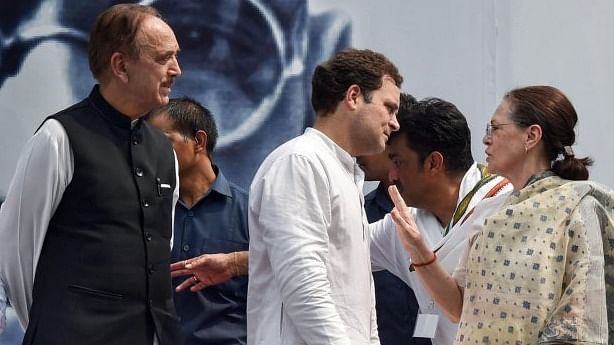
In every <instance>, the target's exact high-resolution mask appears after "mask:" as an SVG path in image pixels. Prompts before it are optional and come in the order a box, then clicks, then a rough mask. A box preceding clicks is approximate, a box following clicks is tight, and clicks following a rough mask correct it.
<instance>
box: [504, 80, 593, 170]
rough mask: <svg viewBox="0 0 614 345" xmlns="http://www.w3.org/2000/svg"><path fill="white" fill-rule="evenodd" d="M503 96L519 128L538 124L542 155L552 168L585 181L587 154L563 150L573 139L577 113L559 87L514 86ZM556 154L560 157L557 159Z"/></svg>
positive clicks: (588, 164) (590, 160)
mask: <svg viewBox="0 0 614 345" xmlns="http://www.w3.org/2000/svg"><path fill="white" fill-rule="evenodd" d="M503 99H505V100H507V101H508V102H509V106H510V118H511V119H512V121H514V123H515V124H516V125H518V126H519V127H521V128H527V127H529V126H531V125H533V124H537V125H539V126H540V127H541V129H542V141H543V143H544V146H545V151H546V152H545V154H546V155H547V157H548V159H550V161H551V162H552V171H553V172H554V173H555V174H557V175H558V176H560V177H562V178H565V179H568V180H587V179H588V175H589V174H588V169H587V167H588V166H590V165H592V164H593V160H592V159H591V158H589V157H584V158H576V157H575V155H574V154H573V153H571V154H569V153H567V152H566V151H565V147H566V146H572V145H573V144H574V143H575V142H576V133H575V132H574V127H575V126H576V123H577V122H578V114H577V113H576V109H575V108H574V107H573V105H572V104H571V102H570V101H569V99H568V98H567V96H565V94H564V93H563V92H561V90H559V89H557V88H555V87H552V86H546V85H537V86H527V87H521V88H518V89H514V90H511V91H509V92H508V93H506V94H505V96H504V97H503ZM559 155H561V156H563V159H558V157H559Z"/></svg>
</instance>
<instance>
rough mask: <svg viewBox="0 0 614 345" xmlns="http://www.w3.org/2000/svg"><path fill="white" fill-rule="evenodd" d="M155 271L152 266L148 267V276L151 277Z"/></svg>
mask: <svg viewBox="0 0 614 345" xmlns="http://www.w3.org/2000/svg"><path fill="white" fill-rule="evenodd" d="M155 271H156V269H155V268H154V267H153V265H149V270H148V272H149V275H152V274H153V273H154V272H155Z"/></svg>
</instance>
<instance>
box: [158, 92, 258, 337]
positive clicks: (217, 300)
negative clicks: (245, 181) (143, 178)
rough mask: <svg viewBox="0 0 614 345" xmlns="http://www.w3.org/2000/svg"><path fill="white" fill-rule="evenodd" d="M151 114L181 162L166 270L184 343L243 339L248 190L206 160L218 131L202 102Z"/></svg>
mask: <svg viewBox="0 0 614 345" xmlns="http://www.w3.org/2000/svg"><path fill="white" fill-rule="evenodd" d="M149 121H150V122H151V123H152V124H153V125H154V126H156V127H158V128H159V129H160V130H162V132H164V134H166V136H167V137H168V138H169V140H170V141H171V143H172V145H173V148H174V149H175V152H176V154H177V160H178V161H179V181H180V187H179V202H178V203H177V206H176V208H175V229H174V239H173V251H172V255H171V260H172V262H174V263H173V264H172V265H171V274H172V276H173V278H174V279H173V286H174V287H175V296H174V299H175V306H176V308H177V314H178V315H179V317H180V318H181V326H182V331H183V335H184V337H185V339H186V341H185V344H186V345H187V344H219V345H226V344H228V345H230V344H245V343H246V334H247V331H246V301H247V250H248V240H249V237H248V230H247V193H246V192H245V191H244V190H242V189H241V188H240V187H238V186H236V185H235V184H233V183H231V182H229V181H228V180H226V178H224V175H223V174H222V172H221V171H220V169H219V168H218V167H217V166H215V165H214V164H213V163H212V152H213V148H214V147H215V142H216V139H217V135H218V134H217V128H216V125H215V121H214V119H213V116H212V114H211V112H210V111H209V110H208V109H206V108H205V107H203V106H202V105H200V104H199V103H198V102H196V101H194V100H192V99H189V98H179V99H171V100H170V102H169V103H168V105H166V106H164V107H162V108H159V109H157V110H155V111H153V112H152V113H151V114H150V115H149ZM185 276H188V277H187V278H185ZM188 288H189V290H190V291H184V290H186V289H188Z"/></svg>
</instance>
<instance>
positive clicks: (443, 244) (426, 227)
mask: <svg viewBox="0 0 614 345" xmlns="http://www.w3.org/2000/svg"><path fill="white" fill-rule="evenodd" d="M480 179H481V174H480V170H479V169H478V167H477V164H475V163H474V164H473V165H472V166H471V168H469V170H468V171H467V172H466V173H465V176H464V177H463V179H462V181H461V186H460V190H459V196H458V200H457V202H456V203H457V205H458V204H459V203H460V202H461V200H463V198H464V197H465V195H467V194H468V193H469V192H470V191H471V190H472V189H473V188H474V187H475V186H476V184H477V183H478V182H479V181H480ZM501 180H502V178H501V177H497V178H495V179H493V180H492V181H490V182H488V183H486V184H485V185H484V186H482V187H481V188H480V189H479V190H478V191H477V192H476V193H475V194H474V196H473V198H472V199H471V201H470V203H469V206H468V207H467V211H466V212H465V214H464V215H463V217H462V218H461V219H460V221H458V222H457V223H456V224H455V225H454V226H452V227H451V229H450V230H449V231H448V234H447V235H446V236H445V237H444V236H443V234H444V231H445V228H444V227H443V226H442V225H441V224H440V223H439V221H438V220H437V218H436V217H435V215H434V214H432V213H431V212H428V211H426V210H423V209H416V208H410V211H411V213H412V215H413V216H414V218H415V220H416V225H417V226H418V228H419V229H420V231H421V232H422V235H423V237H424V239H425V241H426V242H427V243H428V244H429V245H430V246H431V247H432V248H433V249H434V250H435V249H438V250H437V259H438V261H439V263H440V264H441V265H442V266H443V267H444V269H445V270H446V271H447V272H448V273H450V274H452V272H453V271H454V268H455V267H456V265H457V264H458V262H459V259H460V257H461V255H462V254H463V252H464V250H465V246H466V242H467V233H468V231H469V229H470V228H471V225H472V224H473V223H475V222H478V223H479V222H483V219H484V217H485V216H487V215H488V214H490V213H492V212H494V211H495V210H496V209H497V208H498V207H499V205H500V204H501V203H502V202H503V201H504V199H505V197H506V196H507V195H508V193H509V192H510V191H511V189H512V187H511V184H508V185H507V186H506V187H505V188H504V189H503V190H501V191H500V192H499V194H498V195H497V196H495V197H492V198H489V199H488V200H484V201H488V207H479V208H476V209H475V212H473V213H471V214H469V212H470V211H471V210H472V209H474V207H475V206H476V205H477V204H478V203H480V202H483V201H482V200H483V198H484V195H486V194H487V193H488V192H489V191H490V190H491V189H492V188H493V187H494V186H496V185H497V184H498V183H499V182H500V181H501ZM465 218H466V219H465ZM369 230H370V231H369V233H370V238H371V262H372V265H373V269H374V270H381V269H385V270H388V271H390V272H391V273H392V274H394V275H396V276H397V277H399V278H400V279H401V280H403V281H404V282H405V283H406V284H407V285H409V286H410V287H411V288H412V289H413V290H414V293H415V294H416V299H417V300H418V304H419V305H420V313H423V314H438V315H439V322H438V324H437V331H436V334H435V337H434V338H432V343H433V345H451V344H452V343H453V342H454V336H455V335H456V331H457V329H458V325H457V324H455V323H453V322H452V321H450V320H449V319H448V318H447V317H446V316H445V314H444V313H443V312H442V311H441V310H440V309H439V307H438V306H437V305H436V304H435V303H434V302H433V299H432V298H431V297H430V295H429V294H428V292H427V291H426V289H424V287H423V286H422V283H421V281H420V278H419V277H418V275H417V273H416V272H410V271H409V265H410V264H411V259H410V257H409V254H407V252H406V251H405V249H404V248H403V245H402V244H401V242H400V240H399V239H398V236H397V233H396V228H395V225H394V222H393V221H392V218H391V217H390V214H387V215H386V217H384V219H382V220H380V221H378V222H375V223H372V224H370V225H369Z"/></svg>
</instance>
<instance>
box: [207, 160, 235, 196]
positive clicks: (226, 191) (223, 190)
mask: <svg viewBox="0 0 614 345" xmlns="http://www.w3.org/2000/svg"><path fill="white" fill-rule="evenodd" d="M213 171H214V172H215V176H216V177H215V181H214V182H213V186H211V189H210V190H209V192H208V193H207V194H209V193H211V192H212V191H215V192H216V193H219V194H222V195H224V196H227V197H229V198H232V193H231V192H230V183H229V182H228V180H227V179H226V177H224V174H222V172H221V171H220V169H219V168H218V167H217V165H213Z"/></svg>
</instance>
